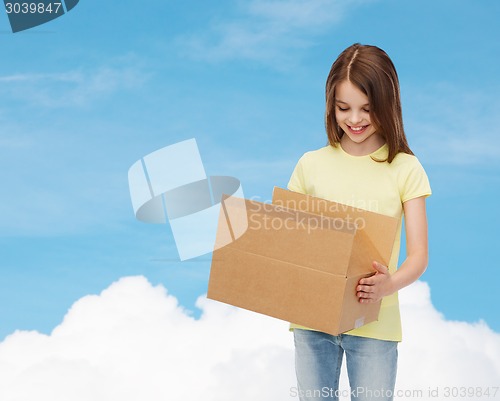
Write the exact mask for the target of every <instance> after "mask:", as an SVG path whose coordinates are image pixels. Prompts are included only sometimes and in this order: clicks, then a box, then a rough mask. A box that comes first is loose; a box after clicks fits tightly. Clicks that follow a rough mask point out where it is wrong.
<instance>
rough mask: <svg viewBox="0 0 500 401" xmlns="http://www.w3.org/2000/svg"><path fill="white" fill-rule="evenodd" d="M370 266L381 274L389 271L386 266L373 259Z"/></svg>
mask: <svg viewBox="0 0 500 401" xmlns="http://www.w3.org/2000/svg"><path fill="white" fill-rule="evenodd" d="M372 266H373V268H374V269H375V270H376V271H377V272H378V273H381V274H388V273H389V269H388V268H387V266H384V265H383V264H382V263H379V262H377V261H374V262H373V263H372Z"/></svg>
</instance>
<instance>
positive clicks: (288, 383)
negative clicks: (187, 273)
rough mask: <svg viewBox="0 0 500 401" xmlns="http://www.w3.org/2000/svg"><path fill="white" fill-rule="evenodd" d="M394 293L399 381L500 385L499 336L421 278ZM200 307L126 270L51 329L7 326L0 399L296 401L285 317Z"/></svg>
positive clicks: (406, 385)
mask: <svg viewBox="0 0 500 401" xmlns="http://www.w3.org/2000/svg"><path fill="white" fill-rule="evenodd" d="M401 298H402V309H403V313H404V314H405V316H406V319H405V326H406V330H405V332H406V338H405V341H404V342H403V343H402V345H401V346H400V355H401V357H400V372H399V377H398V387H397V388H398V389H401V390H412V389H413V390H416V389H422V390H425V392H427V391H428V388H429V387H432V388H435V387H438V386H439V388H440V391H442V392H443V391H445V386H483V388H484V387H485V386H490V387H491V386H495V385H498V383H499V379H500V335H499V334H498V333H494V332H493V331H491V330H490V329H489V328H488V327H487V326H486V324H484V323H478V324H469V323H465V322H450V321H446V320H445V319H443V317H442V316H441V315H440V314H439V313H438V312H437V311H436V310H435V309H434V308H433V306H432V304H431V303H430V298H429V291H428V287H427V285H426V284H425V283H416V284H415V285H414V286H413V287H411V288H409V289H407V290H405V291H403V294H402V297H401ZM198 306H199V307H200V308H201V309H202V312H203V313H202V315H201V318H200V319H198V320H196V319H194V318H192V317H191V316H190V315H189V313H188V312H187V311H185V310H183V309H182V308H181V307H180V306H179V305H178V304H177V301H176V299H175V298H174V297H173V296H171V295H169V294H168V293H167V292H166V290H165V289H164V288H163V287H161V286H157V287H153V286H151V285H150V283H149V282H148V281H147V280H146V279H145V278H143V277H128V278H123V279H121V280H120V281H118V282H116V283H114V284H112V285H111V286H110V287H109V288H108V289H106V290H105V291H103V292H102V293H101V294H100V295H98V296H97V295H92V296H86V297H84V298H82V299H80V300H79V301H77V302H76V303H75V304H74V305H73V307H72V308H71V309H70V311H69V312H68V313H67V315H66V316H65V318H64V321H63V322H62V323H61V324H60V325H59V326H58V327H56V328H55V329H54V330H53V332H52V333H51V334H50V335H43V334H40V333H37V332H15V333H13V334H12V335H10V336H9V337H7V338H6V339H5V340H4V341H3V342H2V343H0V377H2V380H1V381H0V399H1V400H2V401H21V400H22V401H63V400H64V401H67V400H71V401H80V400H82V401H83V400H92V401H109V400H118V399H119V400H121V401H129V400H130V401H132V400H134V401H136V400H147V401H157V400H158V401H159V400H162V401H164V400H179V399H182V400H185V401H190V400H213V401H226V400H227V401H229V400H231V401H232V400H243V401H245V400H255V399H259V400H263V401H266V400H277V399H296V398H292V397H291V396H290V388H291V387H293V386H294V385H295V378H294V371H293V340H292V335H291V334H290V333H289V332H288V330H287V324H286V323H284V322H281V321H278V320H275V319H272V318H268V317H265V316H262V315H258V314H255V313H252V312H248V311H245V310H241V309H236V308H233V307H229V306H226V305H223V304H220V303H217V302H214V301H209V300H206V299H205V298H203V297H201V298H200V299H199V300H198ZM343 374H345V371H344V373H343ZM342 383H343V384H342V386H343V388H345V386H346V379H345V377H343V378H342ZM441 394H443V393H441ZM424 395H425V394H424ZM498 396H500V394H499V395H498ZM419 399H431V398H426V397H421V398H419ZM457 399H460V398H457Z"/></svg>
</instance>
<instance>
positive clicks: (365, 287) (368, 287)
mask: <svg viewBox="0 0 500 401" xmlns="http://www.w3.org/2000/svg"><path fill="white" fill-rule="evenodd" d="M356 290H357V291H358V292H366V293H372V292H374V288H373V285H358V287H357V288H356Z"/></svg>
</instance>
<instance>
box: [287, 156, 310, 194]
mask: <svg viewBox="0 0 500 401" xmlns="http://www.w3.org/2000/svg"><path fill="white" fill-rule="evenodd" d="M302 163H303V157H302V158H301V159H300V160H299V161H298V163H297V165H296V166H295V169H294V170H293V173H292V176H291V177H290V181H288V185H287V187H288V189H289V190H290V191H294V192H300V193H302V194H305V193H307V191H306V184H305V181H304V170H303V166H302Z"/></svg>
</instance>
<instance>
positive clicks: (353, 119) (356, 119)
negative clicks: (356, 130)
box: [349, 110, 363, 125]
mask: <svg viewBox="0 0 500 401" xmlns="http://www.w3.org/2000/svg"><path fill="white" fill-rule="evenodd" d="M361 120H363V117H362V116H361V113H360V112H359V111H355V110H353V111H351V114H349V122H350V123H351V124H352V125H356V124H358V123H360V122H361Z"/></svg>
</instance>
